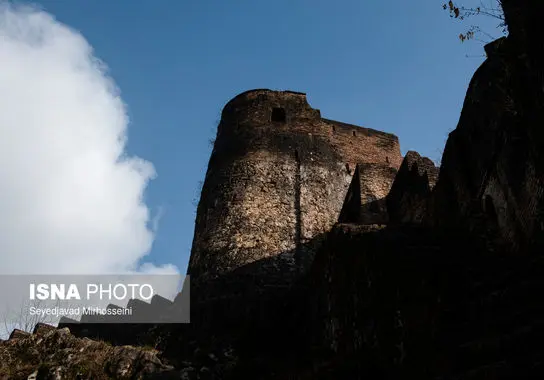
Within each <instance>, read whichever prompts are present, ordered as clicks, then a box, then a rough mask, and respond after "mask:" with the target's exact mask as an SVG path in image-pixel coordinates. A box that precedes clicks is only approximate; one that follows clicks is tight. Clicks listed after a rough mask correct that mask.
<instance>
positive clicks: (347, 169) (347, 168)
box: [346, 164, 351, 174]
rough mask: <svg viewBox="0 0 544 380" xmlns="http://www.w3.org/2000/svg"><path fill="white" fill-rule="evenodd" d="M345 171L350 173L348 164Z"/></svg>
mask: <svg viewBox="0 0 544 380" xmlns="http://www.w3.org/2000/svg"><path fill="white" fill-rule="evenodd" d="M346 171H347V172H348V174H351V170H350V168H349V164H346Z"/></svg>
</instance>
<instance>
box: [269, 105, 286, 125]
mask: <svg viewBox="0 0 544 380" xmlns="http://www.w3.org/2000/svg"><path fill="white" fill-rule="evenodd" d="M285 119H286V117H285V109H283V108H273V109H272V121H273V122H278V123H285Z"/></svg>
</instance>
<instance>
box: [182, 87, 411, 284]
mask: <svg viewBox="0 0 544 380" xmlns="http://www.w3.org/2000/svg"><path fill="white" fill-rule="evenodd" d="M401 161H402V156H401V153H400V147H399V142H398V138H397V137H396V136H394V135H392V134H389V133H384V132H380V131H376V130H372V129H367V128H362V127H358V126H355V125H350V124H345V123H340V122H337V121H332V120H328V119H324V118H322V117H321V114H320V111H319V110H317V109H313V108H311V107H310V105H309V104H308V102H307V100H306V95H305V94H303V93H299V92H292V91H271V90H266V89H258V90H251V91H247V92H244V93H242V94H240V95H238V96H236V97H235V98H233V99H232V100H230V101H229V102H228V103H227V105H226V106H225V107H224V109H223V112H222V117H221V121H220V124H219V126H218V129H217V137H216V140H215V145H214V147H213V151H212V154H211V157H210V161H209V165H208V170H207V173H206V178H205V181H204V184H203V188H202V193H201V198H200V202H199V204H198V208H197V217H196V224H195V234H194V240H193V246H192V251H191V258H190V261H189V267H188V274H190V275H191V282H195V281H196V282H199V281H205V280H206V279H210V278H214V277H216V276H218V275H222V274H226V273H228V272H233V271H236V272H237V273H242V274H243V273H253V274H256V273H258V274H259V277H260V278H261V280H263V279H265V280H264V281H265V282H266V281H269V282H270V281H273V279H275V280H274V281H276V280H277V281H280V282H289V281H290V279H292V276H290V275H297V274H299V273H301V272H302V271H304V269H306V268H307V267H308V265H309V264H310V263H311V261H312V259H313V253H314V251H315V247H316V246H317V245H318V244H319V241H320V239H321V237H322V236H323V235H324V234H325V233H326V232H328V231H329V230H330V229H331V227H332V226H333V225H334V223H336V222H337V221H338V219H339V216H340V212H341V210H342V205H343V204H344V201H345V198H346V194H347V191H348V188H349V187H350V183H351V182H352V178H353V176H354V173H355V172H356V170H357V172H358V174H359V175H358V176H357V177H358V180H360V178H367V179H368V182H367V183H366V184H365V189H366V193H365V194H366V195H365V197H368V199H367V201H368V202H369V203H370V202H373V201H376V200H379V199H383V198H384V197H385V196H386V195H387V193H388V192H389V189H390V187H391V184H392V182H393V179H394V177H395V174H396V172H397V169H398V168H399V166H400V164H401ZM366 171H368V172H369V174H371V175H368V176H365V175H364V172H366ZM364 201H365V200H363V202H364Z"/></svg>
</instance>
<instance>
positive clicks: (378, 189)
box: [339, 163, 397, 224]
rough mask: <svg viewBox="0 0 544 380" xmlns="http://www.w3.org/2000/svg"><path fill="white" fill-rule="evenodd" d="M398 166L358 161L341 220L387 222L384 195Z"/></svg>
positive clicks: (361, 222) (372, 222)
mask: <svg viewBox="0 0 544 380" xmlns="http://www.w3.org/2000/svg"><path fill="white" fill-rule="evenodd" d="M396 175H397V170H396V169H395V168H392V167H390V166H388V165H383V164H368V163H367V164H365V163H362V164H358V165H357V167H356V169H355V174H354V175H353V180H352V182H351V185H350V187H349V189H348V192H347V195H346V199H345V201H344V205H343V206H342V211H341V212H340V217H339V221H340V222H341V223H359V224H387V223H388V222H389V216H388V212H387V206H386V203H385V198H386V196H387V194H388V193H389V190H390V189H391V184H392V183H393V180H394V179H395V176H396Z"/></svg>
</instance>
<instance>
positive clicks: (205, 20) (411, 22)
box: [35, 0, 496, 272]
mask: <svg viewBox="0 0 544 380" xmlns="http://www.w3.org/2000/svg"><path fill="white" fill-rule="evenodd" d="M35 4H37V5H38V6H39V7H41V8H43V9H44V10H45V11H47V12H49V13H50V14H52V15H53V16H55V17H56V18H57V20H58V21H60V22H62V23H64V24H66V25H68V26H70V27H71V28H73V29H75V30H77V31H79V32H80V33H81V34H82V35H83V36H84V37H85V38H86V39H87V41H88V42H89V43H90V44H91V45H92V46H93V48H94V50H95V54H96V55H97V56H98V57H99V58H101V59H102V60H103V61H104V62H105V63H106V64H107V65H108V67H109V69H110V75H111V76H112V77H113V79H114V80H115V82H116V83H117V85H118V86H119V88H120V89H121V95H122V98H123V100H124V102H125V103H126V104H127V105H128V110H129V116H130V121H131V123H130V126H129V140H128V152H129V153H130V154H134V155H137V156H139V157H142V158H144V159H146V160H148V161H150V162H151V163H152V164H153V165H154V166H155V169H156V172H157V177H156V178H155V179H154V180H152V181H151V182H150V184H149V186H148V188H147V191H146V202H147V204H148V205H149V206H150V207H151V209H152V211H153V213H158V212H160V213H161V218H160V222H159V226H158V231H157V235H156V238H155V242H154V245H153V249H152V253H151V255H150V256H149V257H148V259H150V260H151V261H152V262H153V263H155V264H165V263H173V264H175V265H177V266H178V267H179V268H180V269H181V270H182V271H183V272H185V270H186V266H187V262H188V258H189V253H190V246H191V241H192V237H193V230H194V218H195V214H194V211H195V207H194V202H193V201H194V199H195V198H198V194H197V189H198V183H199V181H202V180H203V178H204V174H205V170H206V167H207V163H208V158H209V154H210V151H211V147H210V146H209V140H210V139H211V138H213V137H214V135H215V128H216V126H217V122H218V120H219V117H220V112H221V109H222V106H223V105H224V104H225V103H226V102H227V101H228V100H229V99H230V98H232V97H233V96H235V95H236V94H238V93H240V92H243V91H245V90H248V89H252V88H271V89H289V90H295V91H301V92H306V93H307V94H308V100H309V102H310V104H311V105H312V106H313V107H314V108H318V109H320V110H321V113H322V115H323V116H324V117H326V118H329V119H336V120H339V121H343V122H347V123H353V124H357V125H361V126H365V127H369V128H374V129H378V130H383V131H387V132H391V133H394V134H396V135H397V136H398V137H399V139H400V143H401V149H402V152H403V154H404V153H405V152H406V151H407V150H416V151H418V152H420V153H421V154H423V155H426V156H428V157H430V158H432V159H437V158H439V157H440V151H441V149H442V147H443V145H444V143H445V140H446V137H447V133H448V132H449V131H451V130H452V129H453V128H455V126H456V123H457V120H458V118H459V112H460V109H461V105H462V102H463V99H464V96H465V92H466V89H467V85H468V83H469V80H470V78H471V76H472V74H473V72H474V71H475V69H476V68H477V67H478V66H479V65H480V64H481V62H482V61H483V59H484V57H483V44H482V43H481V42H470V43H464V44H461V43H460V42H459V40H458V39H457V35H458V34H459V33H460V32H462V31H464V29H465V28H466V27H467V26H468V24H461V23H459V22H455V21H454V20H451V19H450V18H449V17H448V15H447V13H446V12H445V11H443V10H442V8H441V1H440V0H420V1H414V2H406V1H400V0H394V1H357V0H343V1H337V2H331V1H324V0H312V1H310V0H299V1H295V0H277V1H274V2H269V1H258V0H251V1H250V0H238V1H235V0H233V1H219V0H216V1H211V0H199V1H183V0H177V1H174V0H170V1H167V0H156V1H144V0H141V1H140V0H138V1H129V0H118V1H111V0H93V1H73V0H50V1H48V0H43V1H38V2H36V3H35ZM475 21H476V20H475ZM478 23H483V24H484V26H485V27H486V30H487V31H490V32H492V33H495V28H494V24H493V22H492V20H485V19H482V20H478ZM495 34H496V33H495ZM467 55H468V56H469V57H467Z"/></svg>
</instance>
